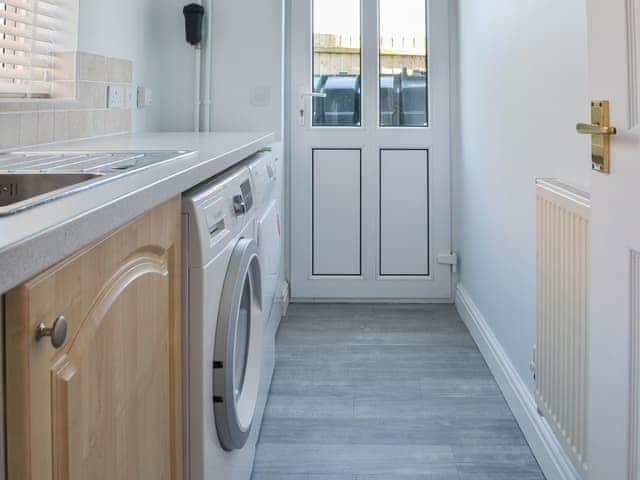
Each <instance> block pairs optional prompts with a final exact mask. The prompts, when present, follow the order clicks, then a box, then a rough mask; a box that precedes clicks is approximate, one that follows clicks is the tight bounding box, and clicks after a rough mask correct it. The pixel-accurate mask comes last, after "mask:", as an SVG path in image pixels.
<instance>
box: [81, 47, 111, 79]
mask: <svg viewBox="0 0 640 480" xmlns="http://www.w3.org/2000/svg"><path fill="white" fill-rule="evenodd" d="M106 77H107V57H103V56H102V55H94V54H92V53H86V52H78V80H80V81H82V80H93V81H100V82H101V81H104V80H105V79H106Z"/></svg>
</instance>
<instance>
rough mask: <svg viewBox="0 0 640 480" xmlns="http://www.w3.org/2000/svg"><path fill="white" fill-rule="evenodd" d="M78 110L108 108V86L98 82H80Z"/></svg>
mask: <svg viewBox="0 0 640 480" xmlns="http://www.w3.org/2000/svg"><path fill="white" fill-rule="evenodd" d="M77 88H78V105H77V108H106V107H107V85H106V84H104V83H96V82H78V86H77Z"/></svg>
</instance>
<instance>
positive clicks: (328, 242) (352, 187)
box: [312, 149, 361, 276]
mask: <svg viewBox="0 0 640 480" xmlns="http://www.w3.org/2000/svg"><path fill="white" fill-rule="evenodd" d="M312 155H313V158H312V161H313V199H312V201H313V219H312V223H313V225H312V228H313V252H312V257H313V258H312V263H313V265H312V267H313V268H312V275H320V276H322V275H324V276H327V275H328V276H340V275H352V276H359V275H360V273H361V252H360V244H361V242H360V230H361V219H360V210H361V193H360V180H361V166H360V163H361V162H360V155H361V154H360V150H353V149H352V150H338V149H331V150H328V149H316V150H313V153H312Z"/></svg>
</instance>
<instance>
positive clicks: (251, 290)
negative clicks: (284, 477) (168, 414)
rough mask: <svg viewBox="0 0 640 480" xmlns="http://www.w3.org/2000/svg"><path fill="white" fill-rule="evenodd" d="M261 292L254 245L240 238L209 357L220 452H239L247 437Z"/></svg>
mask: <svg viewBox="0 0 640 480" xmlns="http://www.w3.org/2000/svg"><path fill="white" fill-rule="evenodd" d="M261 290H262V288H261V273H260V261H259V258H258V250H257V246H256V244H255V242H254V241H253V240H251V239H241V240H239V241H238V243H237V244H236V246H235V247H234V250H233V253H232V255H231V259H230V261H229V266H228V267H227V273H226V276H225V280H224V287H223V289H222V297H221V299H220V307H219V310H218V323H217V326H216V339H215V347H214V354H213V357H214V358H213V367H214V368H213V395H214V398H213V409H214V417H215V422H216V429H217V431H218V438H219V439H220V443H221V445H222V447H223V448H224V449H225V450H236V449H240V448H242V447H243V446H244V444H245V443H246V441H247V438H248V437H249V433H250V432H251V426H252V423H253V416H254V413H255V409H256V403H257V399H258V387H259V384H260V360H261V358H262V323H263V319H262V305H261V302H262V291H261Z"/></svg>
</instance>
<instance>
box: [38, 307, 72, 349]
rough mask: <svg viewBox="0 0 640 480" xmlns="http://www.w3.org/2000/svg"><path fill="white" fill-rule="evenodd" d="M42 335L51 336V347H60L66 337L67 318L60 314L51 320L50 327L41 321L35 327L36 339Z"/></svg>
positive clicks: (39, 338) (42, 336) (40, 338)
mask: <svg viewBox="0 0 640 480" xmlns="http://www.w3.org/2000/svg"><path fill="white" fill-rule="evenodd" d="M44 337H51V345H53V348H60V347H61V346H62V345H64V341H65V340H66V339H67V319H66V318H64V316H63V315H60V316H59V317H58V318H56V319H55V320H54V322H53V325H52V326H51V327H47V326H46V325H45V324H44V322H41V323H39V324H38V326H37V327H36V340H38V341H40V340H42V339H43V338H44Z"/></svg>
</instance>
